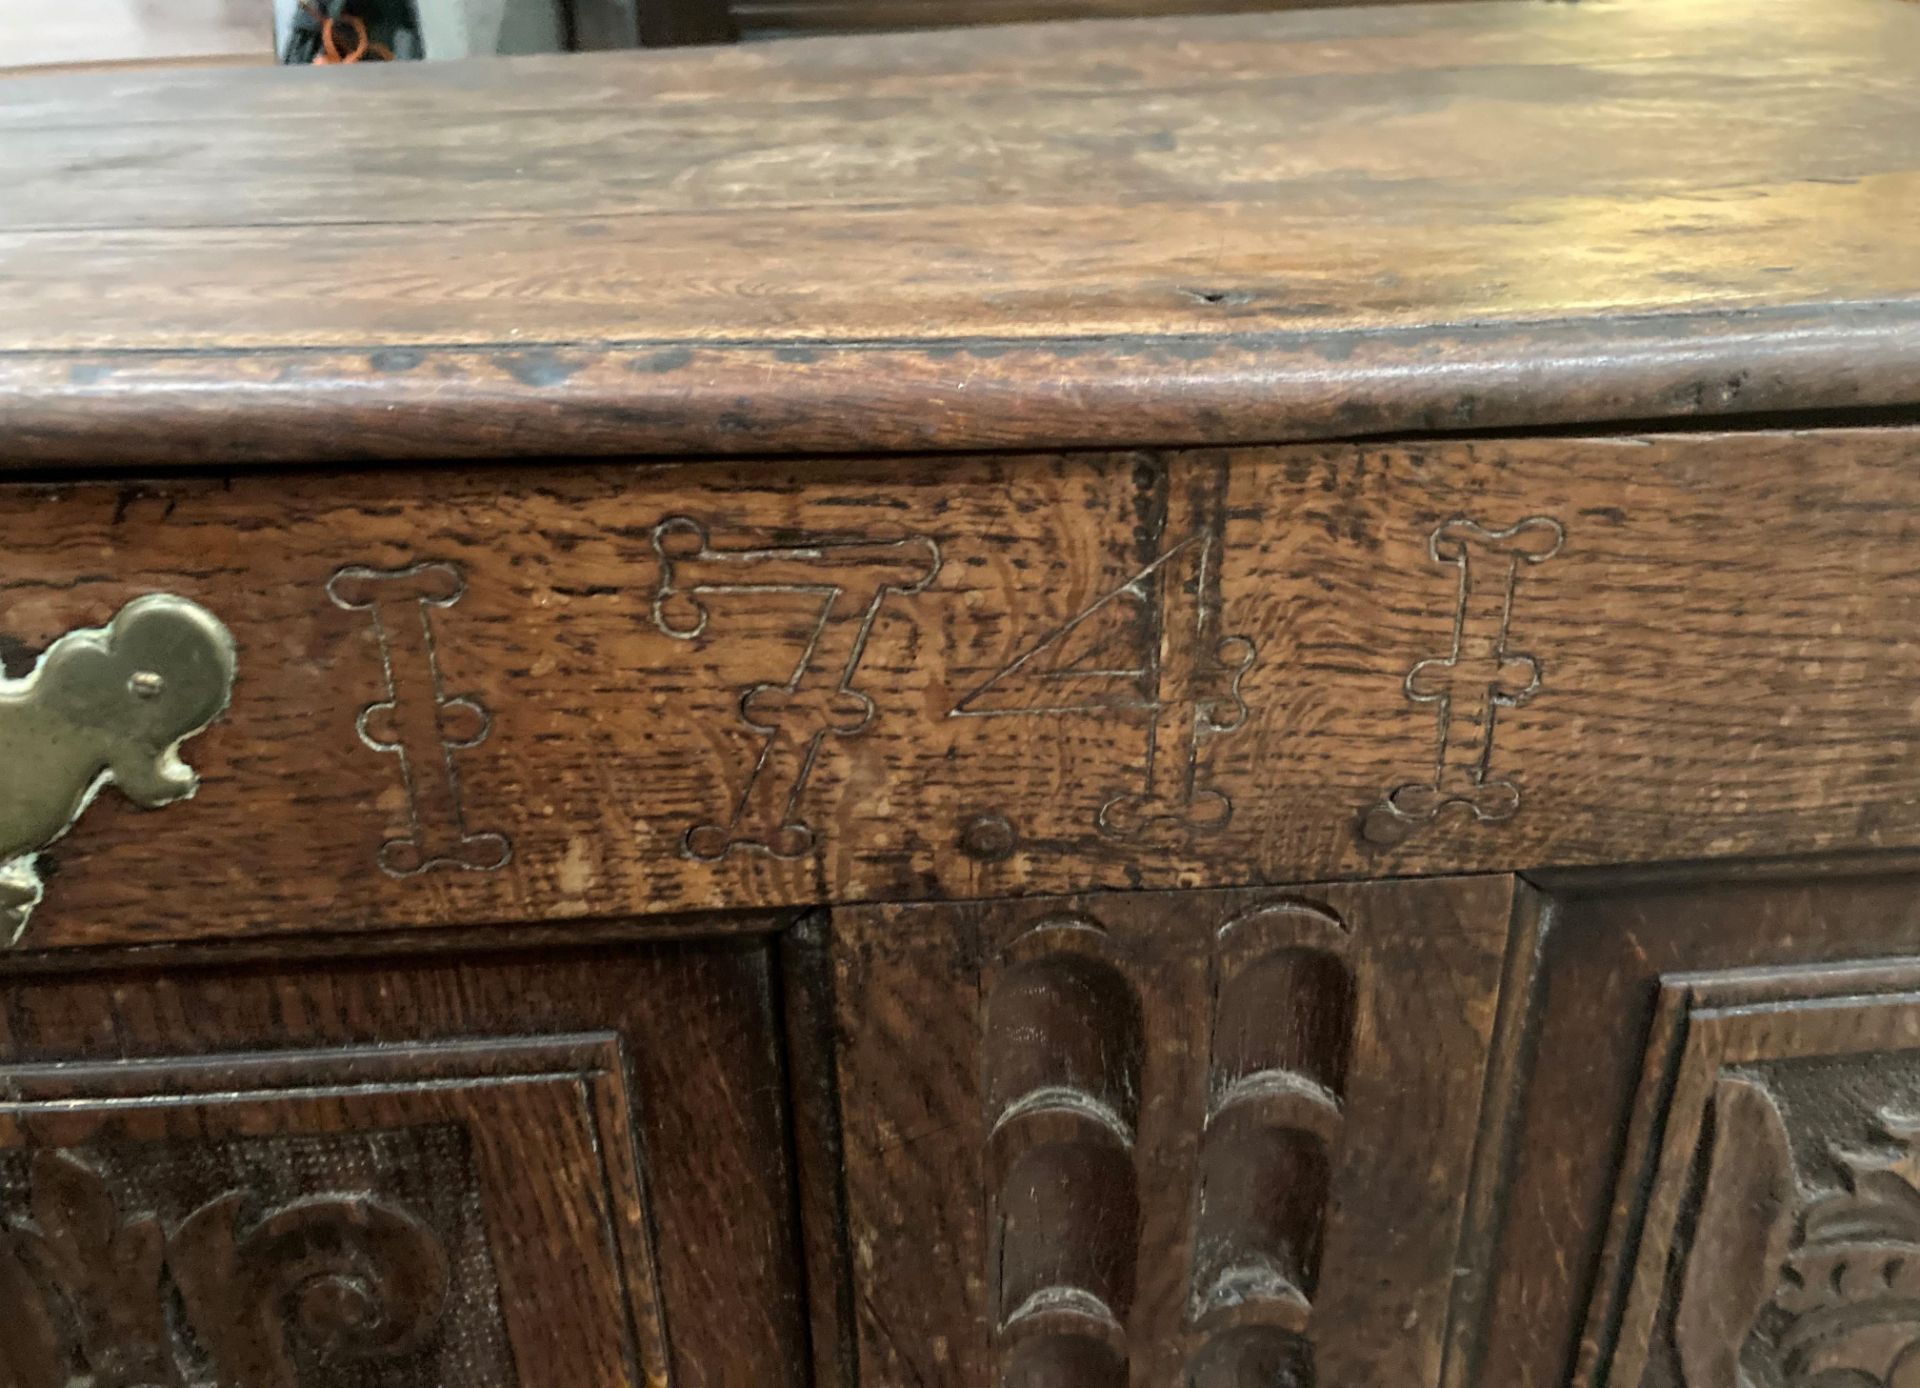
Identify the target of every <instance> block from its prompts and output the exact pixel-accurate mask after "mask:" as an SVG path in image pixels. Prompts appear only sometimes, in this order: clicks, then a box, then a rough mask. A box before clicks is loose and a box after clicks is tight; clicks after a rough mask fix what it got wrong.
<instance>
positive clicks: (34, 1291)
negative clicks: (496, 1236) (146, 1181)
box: [0, 1150, 449, 1388]
mask: <svg viewBox="0 0 1920 1388" xmlns="http://www.w3.org/2000/svg"><path fill="white" fill-rule="evenodd" d="M251 1203H252V1202H251V1201H250V1200H249V1198H248V1197H247V1196H246V1195H245V1194H244V1193H241V1192H232V1193H229V1194H226V1195H222V1196H220V1197H219V1198H217V1199H214V1200H212V1201H209V1202H208V1203H207V1204H205V1205H202V1206H201V1207H200V1208H199V1209H197V1210H194V1211H193V1212H192V1213H191V1214H189V1215H188V1216H187V1217H186V1218H185V1219H183V1220H182V1221H181V1222H180V1223H179V1225H178V1227H176V1228H174V1229H172V1230H166V1229H163V1228H162V1227H161V1225H160V1222H159V1221H158V1220H157V1219H154V1218H152V1217H151V1216H138V1217H135V1218H131V1219H127V1218H123V1217H122V1215H121V1213H120V1211H119V1210H118V1209H116V1208H115V1204H114V1199H113V1195H112V1192H111V1191H109V1190H108V1188H107V1185H106V1182H105V1181H104V1180H103V1179H102V1178H101V1177H100V1175H99V1174H98V1173H97V1172H95V1171H94V1170H93V1169H92V1168H91V1167H90V1166H88V1165H87V1164H86V1163H85V1162H84V1161H82V1160H81V1159H80V1158H78V1157H76V1156H74V1155H73V1154H71V1153H68V1152H63V1151H57V1150H47V1151H42V1152H40V1153H38V1154H37V1155H36V1156H35V1157H34V1160H33V1168H32V1176H31V1181H30V1185H29V1194H28V1201H27V1204H28V1208H27V1209H25V1210H22V1211H16V1212H13V1213H12V1214H11V1215H10V1217H8V1218H7V1219H6V1222H5V1227H4V1229H0V1303H3V1304H4V1306H5V1308H6V1330H5V1333H4V1334H0V1385H4V1388H319V1385H318V1382H317V1381H316V1380H315V1378H314V1376H313V1375H312V1374H311V1373H309V1375H308V1377H307V1378H306V1379H305V1380H304V1381H303V1379H302V1376H301V1375H302V1366H303V1365H306V1364H314V1365H323V1364H326V1363H330V1362H334V1361H341V1360H358V1361H361V1362H365V1361H369V1360H380V1359H384V1358H391V1357H394V1356H398V1355H403V1354H406V1353H408V1352H410V1351H412V1350H414V1349H416V1348H418V1347H419V1346H420V1345H421V1344H422V1343H423V1342H424V1341H425V1340H426V1339H427V1338H428V1337H429V1336H431V1335H432V1334H433V1332H434V1329H435V1327H436V1326H437V1325H438V1323H439V1321H440V1318H441V1313H442V1311H443V1310H444V1308H445V1305H446V1298H447V1290H448V1284H449V1269H448V1264H447V1258H446V1254H445V1251H444V1250H443V1249H442V1247H441V1246H440V1242H439V1240H438V1239H437V1238H436V1237H435V1236H434V1234H433V1232H432V1231H431V1230H430V1229H428V1228H427V1226H426V1225H424V1224H422V1223H421V1222H420V1221H419V1220H418V1219H416V1218H414V1216H413V1215H411V1214H409V1213H408V1212H406V1211H405V1210H402V1209H400V1208H398V1207H396V1206H393V1205H390V1204H386V1203H383V1202H381V1201H378V1200H375V1199H372V1198H371V1197H367V1196H359V1195H354V1196H345V1195H343V1196H313V1197H309V1198H306V1199H302V1200H296V1201H294V1202H293V1203H291V1204H288V1205H284V1206H281V1207H280V1208H278V1209H271V1210H267V1211H265V1212H263V1213H259V1214H257V1215H256V1214H254V1213H253V1212H252V1211H250V1210H249V1208H248V1206H249V1205H250V1204H251ZM174 1294H177V1295H178V1298H179V1305H180V1306H181V1308H182V1309H183V1310H184V1313H185V1315H184V1320H185V1326H184V1327H177V1326H176V1325H175V1323H174V1318H173V1317H172V1316H171V1314H170V1312H169V1304H170V1302H171V1301H172V1297H173V1295H174ZM327 1381H333V1380H331V1379H330V1380H327ZM340 1381H344V1380H340Z"/></svg>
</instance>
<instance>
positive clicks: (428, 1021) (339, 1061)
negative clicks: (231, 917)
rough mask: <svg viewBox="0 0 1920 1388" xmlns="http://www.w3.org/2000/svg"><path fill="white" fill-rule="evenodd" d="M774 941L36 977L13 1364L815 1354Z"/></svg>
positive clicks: (11, 1030)
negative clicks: (763, 948) (785, 1107)
mask: <svg viewBox="0 0 1920 1388" xmlns="http://www.w3.org/2000/svg"><path fill="white" fill-rule="evenodd" d="M756 961H759V962H756ZM763 963H764V952H759V951H754V950H750V949H737V948H715V949H713V950H691V951H676V952H673V953H670V954H664V955H658V956H647V955H637V954H635V953H634V952H632V951H618V950H612V951H609V950H600V951H591V952H585V953H568V952H565V951H559V952H548V953H547V954H545V955H543V956H541V957H540V958H538V959H533V958H512V957H508V958H502V959H478V960H474V961H472V962H465V963H453V962H445V963H435V962H431V961H392V960H386V961H379V962H376V963H372V964H369V965H364V966H349V967H338V968H316V969H307V970H299V971H292V972H288V973H285V974H274V973H272V972H267V971H253V970H238V971H204V972H203V971H196V970H191V969H187V970H180V971H177V972H175V973H172V974H169V975H167V976H128V977H113V976H107V977H102V978H95V977H91V976H81V977H76V978H73V979H60V978H47V979H40V980H17V981H15V982H14V983H13V984H11V985H10V986H9V987H8V988H7V989H6V990H5V994H4V1006H3V1007H0V1017H3V1018H4V1020H3V1021H0V1029H3V1034H0V1304H3V1305H4V1306H5V1307H6V1318H7V1324H6V1329H5V1332H4V1333H0V1384H4V1385H7V1388H668V1385H672V1388H709V1385H711V1388H722V1385H732V1384H735V1383H739V1384H748V1383H751V1384H754V1385H756V1388H759V1385H765V1386H766V1388H782V1386H783V1385H788V1384H793V1383H796V1382H797V1381H798V1379H799V1375H800V1373H801V1370H800V1368H799V1359H800V1354H799V1349H798V1335H799V1327H798V1323H797V1319H796V1317H797V1309H796V1308H797V1306H798V1298H797V1291H796V1288H795V1286H794V1283H795V1281H796V1276H795V1274H794V1272H793V1269H792V1266H791V1254H790V1251H789V1250H791V1248H792V1246H793V1245H792V1242H791V1239H792V1233H791V1228H790V1226H789V1223H788V1220H789V1213H788V1212H789V1210H790V1207H791V1200H792V1195H791V1192H790V1190H789V1189H788V1187H787V1184H786V1181H785V1177H784V1158H783V1153H784V1147H783V1145H782V1144H783V1121H782V1116H781V1112H780V1098H779V1088H778V1083H779V1082H778V1071H777V1069H776V1068H775V1066H776V1060H775V1058H774V1057H773V1056H772V1055H771V1054H770V1053H769V1052H768V1049H767V1047H766V1043H765V1038H766V1036H767V1035H768V1034H769V1032H770V1030H771V1029H772V1026H773V1020H772V1017H771V1015H770V1008H771V1002H770V999H769V997H768V994H767V981H766V977H765V974H764V972H763V971H762V964H763ZM109 1057H124V1058H112V1059H110V1058H109Z"/></svg>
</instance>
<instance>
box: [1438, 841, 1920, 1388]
mask: <svg viewBox="0 0 1920 1388" xmlns="http://www.w3.org/2000/svg"><path fill="white" fill-rule="evenodd" d="M1545 919H1546V921H1547V923H1548V924H1547V928H1546V930H1545V933H1544V937H1543V940H1542V943H1541V948H1540V950H1539V960H1540V964H1539V978H1538V982H1537V985H1536V987H1535V989H1534V993H1535V996H1536V998H1537V1011H1538V1015H1537V1018H1536V1020H1535V1022H1534V1040H1533V1042H1532V1044H1531V1046H1530V1048H1529V1050H1530V1055H1531V1066H1532V1073H1531V1075H1530V1077H1529V1078H1528V1080H1527V1083H1526V1085H1525V1089H1524V1095H1523V1097H1522V1098H1521V1100H1520V1101H1519V1103H1518V1104H1517V1106H1516V1107H1517V1111H1518V1114H1519V1120H1520V1121H1519V1126H1518V1129H1517V1131H1516V1132H1515V1134H1514V1135H1513V1139H1512V1145H1513V1150H1514V1152H1515V1159H1514V1160H1515V1164H1514V1166H1513V1168H1512V1170H1511V1172H1510V1175H1509V1177H1508V1179H1506V1180H1504V1181H1503V1182H1502V1183H1501V1189H1502V1190H1503V1192H1504V1198H1503V1201H1502V1204H1503V1206H1504V1210H1503V1213H1502V1216H1501V1218H1500V1223H1501V1226H1502V1227H1501V1230H1500V1234H1499V1236H1498V1239H1497V1243H1496V1244H1495V1247H1496V1249H1497V1256H1496V1258H1495V1259H1494V1261H1493V1264H1492V1277H1491V1281H1490V1295H1491V1302H1490V1312H1489V1320H1488V1323H1487V1329H1486V1332H1485V1334H1484V1336H1483V1337H1481V1339H1480V1341H1479V1342H1480V1343H1481V1344H1482V1345H1483V1346H1484V1354H1483V1356H1482V1357H1481V1358H1480V1359H1479V1361H1478V1362H1477V1364H1476V1365H1475V1371H1476V1373H1477V1375H1478V1376H1477V1377H1469V1378H1467V1379H1465V1380H1464V1382H1468V1383H1478V1382H1485V1383H1568V1384H1571V1385H1573V1386H1574V1388H1601V1386H1602V1385H1611V1388H1709V1386H1710V1385H1727V1386H1728V1388H1735V1386H1736V1385H1742V1384H1769V1385H1771V1384H1807V1385H1814V1384H1818V1385H1822V1388H1825V1385H1828V1384H1832V1385H1836V1388H1838V1385H1846V1388H1854V1386H1855V1385H1858V1388H1902V1385H1906V1384H1909V1383H1913V1382H1916V1381H1920V1379H1917V1378H1916V1374H1920V1288H1916V1284H1915V1281H1914V1278H1915V1271H1916V1269H1920V1155H1917V1154H1920V1123H1917V1122H1916V1118H1917V1117H1920V959H1916V958H1915V957H1914V950H1915V942H1916V941H1920V907H1917V906H1916V895H1915V891H1914V881H1913V879H1912V878H1910V877H1880V878H1873V879H1852V880H1849V879H1840V878H1836V879H1828V880H1817V879H1806V880H1798V881H1796V880H1787V879H1782V880H1779V881H1774V882H1753V881H1747V882H1720V883H1712V884H1703V885H1690V886H1687V885H1676V886H1664V885H1658V884H1642V885H1638V886H1634V885H1628V884H1620V885H1614V886H1607V885H1594V886H1580V887H1568V888H1567V889H1565V890H1564V891H1556V892H1555V893H1554V895H1553V897H1552V898H1551V899H1550V902H1549V904H1548V905H1547V907H1546V911H1545Z"/></svg>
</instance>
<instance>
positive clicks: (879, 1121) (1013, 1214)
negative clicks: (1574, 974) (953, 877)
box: [834, 879, 1513, 1388]
mask: <svg viewBox="0 0 1920 1388" xmlns="http://www.w3.org/2000/svg"><path fill="white" fill-rule="evenodd" d="M1512 907H1513V888H1512V885H1511V884H1510V883H1509V882H1508V881H1507V880H1505V879H1476V880H1458V881H1437V882H1428V883H1417V884H1405V885H1381V886H1371V887H1336V888H1331V889H1325V890H1313V891H1308V892H1302V893H1294V892H1287V891H1279V892H1268V893H1258V892H1238V893H1207V892H1193V893H1155V894H1141V895H1128V896H1092V897H1077V898H1061V899H1058V900H1040V901H1032V902H1022V903H1017V904H1003V905H999V906H986V907H954V908H903V909H875V910H868V911H845V912H840V913H836V916H835V919H834V931H835V941H834V950H835V954H836V958H837V961H838V966H837V970H836V972H837V987H838V990H839V992H838V997H837V1003H836V1017H837V1025H838V1028H839V1029H840V1032H841V1034H842V1035H843V1037H844V1046H843V1049H842V1050H841V1052H840V1054H839V1056H838V1066H839V1076H840V1082H841V1085H842V1097H841V1117H842V1120H843V1127H844V1132H845V1139H844V1140H845V1145H846V1152H845V1168H846V1199H847V1205H848V1211H849V1227H850V1230H851V1245H852V1250H853V1252H852V1256H851V1264H852V1266H851V1274H850V1275H851V1277H852V1279H853V1285H854V1297H853V1304H854V1305H855V1306H856V1307H857V1308H858V1309H857V1312H856V1317H855V1319H856V1332H855V1333H856V1338H857V1341H858V1353H859V1357H860V1360H861V1364H862V1368H863V1373H864V1374H865V1375H866V1376H867V1377H869V1378H871V1379H872V1380H873V1381H875V1382H879V1383H905V1382H929V1383H935V1382H937V1383H941V1384H951V1385H959V1386H962V1388H972V1386H973V1385H980V1386H981V1388H985V1386H986V1385H994V1388H1124V1386H1125V1385H1138V1386H1139V1388H1148V1386H1149V1385H1151V1386H1152V1388H1164V1385H1168V1384H1175V1383H1177V1384H1181V1385H1191V1388H1310V1385H1313V1384H1346V1383H1389V1382H1390V1383H1395V1384H1405V1385H1416V1384H1431V1383H1435V1382H1437V1380H1438V1374H1439V1370H1440V1362H1441V1356H1442V1354H1443V1337H1444V1333H1445V1330H1446V1326H1447V1322H1448V1318H1449V1314H1450V1304H1451V1294H1452V1289H1453V1282H1454V1277H1453V1272H1452V1268H1453V1263H1454V1259H1455V1256H1456V1253H1457V1250H1458V1248H1459V1242H1460V1239H1461V1237H1462V1228H1463V1219H1464V1212H1465V1207H1466V1199H1467V1191H1468V1189H1469V1187H1470V1186H1471V1185H1472V1183H1473V1180H1474V1172H1475V1132H1476V1128H1477V1117H1478V1113H1479V1110H1480V1104H1481V1098H1482V1088H1483V1085H1484V1082H1485V1075H1486V1066H1487V1062H1488V1056H1489V1052H1490V1049H1491V1046H1492V1037H1493V1031H1494V1004H1495V1000H1496V995H1497V993H1498V990H1499V978H1500V974H1501V969H1502V963H1503V953H1504V950H1505V947H1506V941H1507V938H1508V927H1509V922H1510V917H1511V912H1512ZM863 1381H865V1379H863Z"/></svg>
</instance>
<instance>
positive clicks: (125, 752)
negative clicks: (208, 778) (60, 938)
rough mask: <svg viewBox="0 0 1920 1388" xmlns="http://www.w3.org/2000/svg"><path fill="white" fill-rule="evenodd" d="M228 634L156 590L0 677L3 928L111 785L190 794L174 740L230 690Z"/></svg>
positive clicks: (189, 776)
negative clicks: (54, 849) (23, 670)
mask: <svg viewBox="0 0 1920 1388" xmlns="http://www.w3.org/2000/svg"><path fill="white" fill-rule="evenodd" d="M234 667H235V651H234V642H233V634H232V633H231V632H229V631H228V630H227V628H226V627H225V626H224V625H223V624H222V623H221V621H220V619H219V618H217V617H215V616H214V615H213V614H212V613H211V612H209V611H207V609H206V608H204V607H202V606H200V605H199V604H198V603H195V602H189V601H188V600H187V599H186V598H181V597H175V596H173V595H172V594H169V593H156V594H153V595H151V596H148V597H143V598H135V599H134V600H133V601H132V602H130V603H128V604H127V605H126V606H125V607H123V608H121V609H120V611H119V613H118V614H117V615H116V616H115V617H114V618H113V620H112V621H110V622H108V623H107V624H106V625H105V626H103V627H84V628H81V629H80V630H77V631H70V632H68V633H67V634H66V635H65V636H62V637H61V638H60V639H59V640H57V641H55V642H54V643H53V644H52V645H51V646H49V647H47V649H46V651H45V652H44V653H43V654H42V655H41V657H40V659H39V661H38V662H37V663H36V664H35V665H34V667H33V669H32V671H31V672H29V673H28V674H27V675H26V676H25V677H24V678H22V679H17V680H14V679H0V766H4V767H5V768H6V775H5V780H4V783H3V784H0V932H4V935H5V937H6V939H7V941H8V943H12V942H13V941H16V940H18V939H19V938H20V934H21V932H22V931H23V930H25V929H26V925H27V920H28V918H29V917H30V916H31V915H32V914H33V909H34V907H36V906H38V905H39V904H40V897H41V893H42V890H43V886H42V883H41V880H40V872H39V867H38V863H37V858H38V855H39V853H40V850H42V849H43V848H45V847H46V846H47V845H48V844H50V843H52V842H54V841H55V840H56V839H58V838H59V837H60V836H61V835H62V834H65V833H66V832H67V830H69V829H71V828H72V827H73V825H74V823H75V822H76V821H77V820H78V819H79V818H80V816H81V815H82V814H83V813H84V812H85V811H86V808H87V806H88V805H90V804H92V803H93V798H94V797H95V796H96V795H98V794H99V793H100V792H101V791H102V790H104V789H105V788H106V787H107V786H109V785H114V786H118V787H119V788H120V791H121V793H122V794H123V795H125V796H126V797H127V798H128V799H129V800H131V801H133V803H134V804H136V805H140V806H143V807H145V808H147V809H156V808H158V807H159V806H162V805H167V804H171V803H172V802H173V801H175V800H181V799H184V798H186V797H187V796H190V795H192V794H193V792H194V790H195V789H196V788H197V787H198V785H199V777H198V776H196V775H195V774H194V771H193V768H192V767H190V766H188V765H187V764H186V763H185V762H184V761H182V760H181V759H180V744H181V743H183V742H185V741H186V740H187V739H188V738H190V737H192V736H193V735H194V734H195V733H197V732H199V731H201V730H202V729H203V728H205V727H206V726H207V725H208V724H209V723H211V722H213V720H214V719H215V718H217V717H219V716H220V714H221V712H222V711H223V710H224V709H225V708H226V707H227V702H228V700H229V699H230V698H231V697H232V693H233V675H234Z"/></svg>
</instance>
